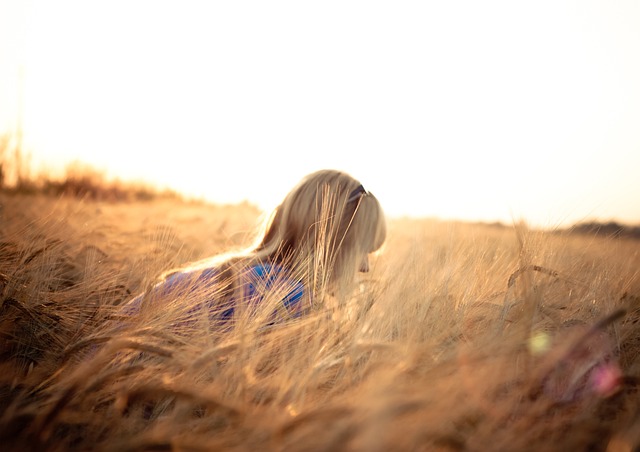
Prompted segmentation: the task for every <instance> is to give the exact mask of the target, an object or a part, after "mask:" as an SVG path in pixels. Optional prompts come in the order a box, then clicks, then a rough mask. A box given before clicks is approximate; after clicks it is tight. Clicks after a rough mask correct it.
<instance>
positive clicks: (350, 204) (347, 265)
mask: <svg viewBox="0 0 640 452" xmlns="http://www.w3.org/2000/svg"><path fill="white" fill-rule="evenodd" d="M385 236H386V225H385V218H384V214H383V212H382V209H381V208H380V205H379V203H378V201H377V199H376V198H375V197H374V196H373V195H372V194H371V193H369V192H368V191H367V190H365V189H364V187H363V186H362V184H360V182H358V181H357V180H355V179H354V178H352V177H351V176H349V175H348V174H345V173H343V172H340V171H335V170H322V171H317V172H315V173H313V174H310V175H308V176H307V177H305V178H303V179H302V181H301V182H300V183H299V184H298V185H297V186H296V187H294V188H293V190H292V191H291V192H290V193H289V194H288V195H287V196H286V197H285V199H284V200H283V201H282V203H281V204H280V205H279V206H278V207H277V208H276V209H275V211H274V212H273V214H272V215H271V217H270V219H269V221H268V222H267V224H266V228H265V230H264V234H263V235H262V237H261V238H260V239H259V241H258V242H257V244H256V245H255V246H254V247H252V248H250V249H249V250H248V251H246V252H244V253H241V254H237V255H233V256H220V257H214V258H208V259H205V260H202V261H199V262H196V263H193V264H191V265H188V266H186V267H183V268H180V269H177V270H173V271H170V272H168V273H166V274H165V275H164V277H163V278H162V280H161V281H160V282H159V283H158V284H156V285H155V286H153V287H152V288H151V289H150V290H148V291H146V292H145V293H143V294H140V295H139V296H137V297H136V298H134V299H133V300H132V301H130V302H129V303H128V304H127V305H126V306H125V312H126V313H127V314H132V313H136V312H140V311H145V310H147V311H157V308H158V306H159V304H158V303H160V302H161V303H163V305H164V306H166V307H167V308H171V309H172V310H173V311H174V312H179V313H180V314H179V316H178V319H177V324H178V325H180V326H191V325H192V324H193V323H194V322H197V321H198V319H203V320H204V321H205V322H204V323H205V324H208V325H214V326H216V328H219V327H220V326H221V325H230V324H232V325H237V324H239V323H241V322H248V321H256V319H257V320H258V321H259V322H260V323H261V324H263V325H264V324H265V323H266V324H273V323H276V322H282V321H284V320H286V319H289V318H294V317H299V316H301V315H303V314H304V313H306V312H308V311H310V309H311V308H312V307H313V306H314V304H317V303H319V302H321V301H322V299H323V298H324V296H325V295H328V294H330V295H333V296H336V297H338V298H340V297H342V296H344V295H346V294H348V293H349V291H350V290H351V289H352V288H353V284H354V282H355V279H356V276H357V272H358V271H361V272H366V271H368V270H369V261H368V255H369V253H371V252H373V251H375V250H377V249H379V248H380V247H381V246H382V243H383V242H384V239H385ZM174 325H175V323H174Z"/></svg>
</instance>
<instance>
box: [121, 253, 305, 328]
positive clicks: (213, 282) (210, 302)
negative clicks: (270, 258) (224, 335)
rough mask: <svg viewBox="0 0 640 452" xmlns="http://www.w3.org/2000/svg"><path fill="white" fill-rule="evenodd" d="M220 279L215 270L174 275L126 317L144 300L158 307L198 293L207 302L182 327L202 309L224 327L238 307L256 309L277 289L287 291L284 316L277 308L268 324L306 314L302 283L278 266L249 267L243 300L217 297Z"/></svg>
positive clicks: (134, 302) (135, 301) (131, 308)
mask: <svg viewBox="0 0 640 452" xmlns="http://www.w3.org/2000/svg"><path fill="white" fill-rule="evenodd" d="M218 275H219V270H218V269H217V268H215V267H212V268H205V269H197V270H186V271H178V272H176V273H172V274H171V275H169V276H168V277H167V278H166V279H164V280H163V281H162V282H160V283H158V284H156V285H155V286H154V287H153V288H152V289H151V291H150V292H149V293H142V294H140V295H138V296H137V297H135V298H134V299H133V300H131V301H130V302H129V303H127V305H126V306H125V308H124V309H125V314H127V315H131V314H135V313H137V312H139V311H140V308H141V303H142V300H143V299H144V298H145V297H150V300H151V302H152V303H155V302H161V301H162V299H165V300H167V299H168V298H170V297H171V296H172V295H173V296H175V297H184V298H185V299H188V296H189V293H196V292H198V293H201V294H206V296H205V298H206V301H204V302H201V303H199V304H197V305H194V306H193V307H191V308H189V310H188V312H187V314H186V316H185V317H184V318H183V319H182V320H181V321H180V322H179V325H182V326H185V325H188V324H190V323H192V322H193V321H194V320H195V318H196V317H197V314H198V313H200V312H201V310H202V309H206V310H207V311H208V313H207V314H208V317H209V320H210V321H211V322H212V323H214V324H218V325H221V324H225V323H227V322H228V321H229V320H231V319H232V318H233V315H234V313H235V311H236V308H237V307H238V306H239V303H243V304H244V306H245V307H249V308H251V307H252V306H254V307H255V305H256V304H258V303H260V302H261V301H262V300H263V299H264V297H265V296H266V295H267V294H268V293H269V291H270V290H274V289H276V288H277V287H278V285H282V286H280V287H284V292H286V295H285V296H284V298H282V300H281V303H282V307H284V310H285V312H284V313H283V312H281V311H282V310H281V309H280V306H278V309H276V312H274V313H273V315H272V320H271V321H270V322H269V323H268V324H269V325H272V324H274V323H277V322H279V321H282V320H285V319H286V318H295V317H300V316H301V315H302V314H303V313H304V311H305V309H303V306H302V304H303V295H304V286H303V284H302V282H300V281H296V280H294V279H293V278H291V277H290V276H289V274H288V272H287V271H286V270H285V269H284V268H283V267H281V266H279V265H276V264H269V263H261V264H257V265H254V266H252V267H250V268H249V269H248V271H247V272H246V274H244V275H243V276H244V278H243V279H244V280H245V284H244V286H243V296H242V299H240V300H237V299H231V300H229V299H228V297H216V296H215V293H216V292H217V291H219V290H220V288H219V287H216V286H217V285H218V286H219V284H220V281H218V279H219V278H218ZM280 290H282V289H280ZM217 293H219V292H217ZM220 298H223V299H220ZM225 298H226V299H225ZM283 314H284V315H283ZM283 317H285V318H283Z"/></svg>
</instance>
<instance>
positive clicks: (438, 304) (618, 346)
mask: <svg viewBox="0 0 640 452" xmlns="http://www.w3.org/2000/svg"><path fill="white" fill-rule="evenodd" d="M0 206H1V210H0V221H1V225H2V228H1V229H0V290H1V291H2V292H1V295H2V299H1V300H2V305H1V308H0V309H1V311H0V312H1V317H0V337H1V339H0V340H1V342H0V344H2V345H1V348H0V353H1V354H2V362H1V363H0V366H1V368H2V371H1V372H0V376H1V377H0V406H1V407H2V410H0V413H1V414H0V441H1V442H2V444H3V446H4V447H6V448H8V449H11V450H24V449H35V450H45V449H46V450H68V449H92V450H93V449H97V450H118V451H120V450H155V449H176V450H327V451H330V450H331V451H333V450H366V451H369V450H381V451H383V450H385V451H386V450H473V451H475V450H482V451H486V450H514V451H521V450H545V451H549V450H550V451H555V450H558V451H560V450H562V451H565V450H610V451H623V450H634V448H637V447H638V445H639V444H640V417H639V414H638V408H637V407H638V406H640V405H639V402H640V400H639V397H638V394H637V377H638V373H639V371H640V360H638V353H639V351H640V340H639V338H640V334H639V333H638V327H637V322H638V318H639V312H640V278H639V277H638V269H640V256H639V255H638V251H639V250H640V242H638V241H634V240H630V239H624V238H618V239H607V238H602V237H593V236H588V235H571V234H566V233H565V234H558V233H556V234H554V233H549V232H539V231H530V230H528V229H527V228H526V226H525V225H518V226H516V227H510V228H502V227H495V226H483V225H470V224H463V223H446V222H437V221H428V220H392V221H390V224H389V235H388V241H387V243H386V245H385V246H384V249H383V251H382V252H381V253H380V255H379V256H377V257H376V258H375V260H374V261H373V262H372V271H371V272H370V273H369V274H368V275H367V276H366V278H364V279H363V280H362V283H361V285H360V288H359V290H358V291H357V293H356V294H355V295H354V296H353V297H352V298H351V299H348V300H333V301H331V300H328V301H327V302H326V303H325V305H323V306H320V307H318V309H316V310H315V311H314V313H312V314H311V315H309V316H307V317H305V318H304V319H301V320H299V321H296V322H292V323H290V324H286V325H280V326H277V327H274V328H268V329H265V328H262V325H245V327H244V328H242V329H240V328H233V329H230V330H229V331H224V332H213V333H207V332H206V330H205V329H204V328H203V329H201V330H198V329H195V330H191V331H184V330H180V329H177V328H175V327H172V326H171V319H172V317H173V316H174V314H175V313H173V312H171V309H172V308H170V307H164V308H158V310H157V312H156V313H155V314H156V315H154V316H147V317H143V316H141V317H140V318H138V317H135V316H134V317H133V318H123V316H122V312H121V311H119V310H118V306H120V305H121V304H122V303H124V302H125V301H127V300H128V299H130V298H131V297H132V296H133V295H135V294H137V293H139V292H141V291H143V290H145V288H147V287H149V285H150V284H151V283H152V282H153V280H154V279H155V278H156V277H157V275H158V274H160V273H161V272H163V271H165V270H167V269H169V268H171V267H174V266H176V265H179V264H182V263H185V262H188V261H192V260H195V259H199V258H202V257H206V256H209V255H213V254H216V253H219V252H222V251H228V250H229V249H230V248H236V247H241V246H244V245H247V244H248V243H250V241H251V239H252V231H253V230H254V227H255V225H256V224H257V222H258V215H259V214H258V212H257V211H255V210H252V209H251V208H249V207H248V206H235V207H234V206H227V207H215V206H207V205H202V204H188V203H184V202H180V201H178V200H175V199H174V200H171V199H161V200H158V201H153V202H134V203H120V204H113V203H104V202H95V201H89V200H84V201H77V200H74V199H71V198H58V199H54V198H47V197H44V196H21V195H11V196H10V195H6V194H4V195H0ZM176 309H177V308H176Z"/></svg>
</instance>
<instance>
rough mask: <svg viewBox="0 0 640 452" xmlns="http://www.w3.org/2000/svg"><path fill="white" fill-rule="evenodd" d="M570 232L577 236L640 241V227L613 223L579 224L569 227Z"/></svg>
mask: <svg viewBox="0 0 640 452" xmlns="http://www.w3.org/2000/svg"><path fill="white" fill-rule="evenodd" d="M570 231H571V232H575V233H579V234H593V235H601V236H605V237H612V238H618V237H625V238H634V239H640V226H625V225H622V224H619V223H616V222H615V221H609V222H607V223H599V222H595V221H591V222H587V223H579V224H576V225H574V226H572V227H571V229H570Z"/></svg>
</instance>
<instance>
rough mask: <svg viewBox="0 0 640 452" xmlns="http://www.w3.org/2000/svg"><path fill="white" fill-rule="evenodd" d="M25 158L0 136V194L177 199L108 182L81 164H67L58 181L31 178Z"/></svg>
mask: <svg viewBox="0 0 640 452" xmlns="http://www.w3.org/2000/svg"><path fill="white" fill-rule="evenodd" d="M29 161H30V159H29V155H28V153H26V152H25V150H24V149H23V148H22V144H21V141H20V140H18V139H16V138H15V137H14V136H12V135H10V134H8V133H5V134H2V135H0V190H3V191H7V192H13V193H23V194H35V193H43V194H47V195H52V196H71V197H76V198H88V199H93V200H102V201H133V200H138V201H143V200H150V199H154V198H158V197H163V198H166V197H171V198H178V197H179V195H178V194H177V193H176V192H173V191H170V190H160V189H158V188H155V187H153V186H151V185H150V184H145V183H142V182H124V181H120V180H108V179H107V178H106V176H105V174H104V172H102V171H100V170H97V169H96V168H94V167H92V166H90V165H87V164H85V163H82V162H72V163H71V164H69V165H68V166H67V167H66V169H65V173H64V175H63V176H62V177H58V178H55V177H52V176H49V175H46V174H40V175H37V176H35V175H34V174H33V172H32V171H31V168H30V164H29Z"/></svg>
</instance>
